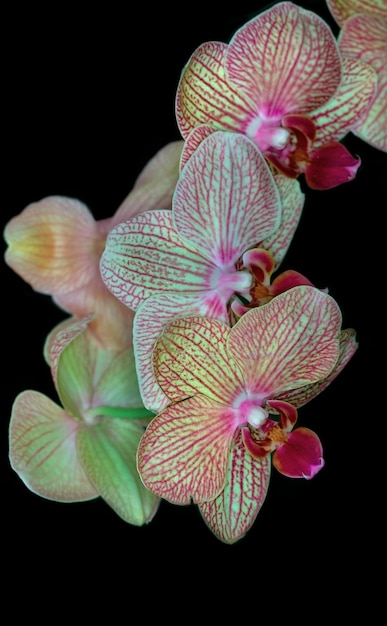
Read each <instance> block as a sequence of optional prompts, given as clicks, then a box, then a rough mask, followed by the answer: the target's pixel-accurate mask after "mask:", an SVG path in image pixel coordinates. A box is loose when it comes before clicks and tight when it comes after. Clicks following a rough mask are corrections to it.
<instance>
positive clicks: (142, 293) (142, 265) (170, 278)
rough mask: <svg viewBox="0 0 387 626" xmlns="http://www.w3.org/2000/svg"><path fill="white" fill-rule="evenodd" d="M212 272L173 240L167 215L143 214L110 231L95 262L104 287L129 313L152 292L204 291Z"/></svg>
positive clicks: (150, 212) (166, 212) (194, 255)
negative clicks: (102, 251)
mask: <svg viewBox="0 0 387 626" xmlns="http://www.w3.org/2000/svg"><path fill="white" fill-rule="evenodd" d="M212 270H213V268H212V266H211V265H210V264H209V263H208V261H207V260H206V259H205V258H204V257H202V256H201V255H200V254H199V253H197V252H196V251H195V250H194V249H193V248H191V247H188V246H187V245H186V244H185V243H184V242H183V241H182V239H181V238H180V237H179V236H178V234H177V233H176V230H175V227H174V224H173V219H172V212H171V211H168V210H165V211H157V210H155V211H146V212H145V213H142V214H141V215H138V216H136V217H133V218H132V219H131V220H130V221H128V222H124V223H123V224H119V225H118V226H116V227H115V228H113V229H112V231H111V232H110V233H109V236H108V238H107V241H106V247H105V251H104V253H103V255H102V258H101V275H102V279H103V281H104V283H105V284H106V286H107V288H108V289H109V290H110V291H111V292H112V294H113V295H114V296H115V297H116V298H118V299H119V300H120V301H121V302H123V303H124V304H125V305H126V306H128V307H130V308H131V309H133V310H136V309H137V308H138V307H139V305H140V304H141V302H143V301H144V300H146V299H147V298H149V296H150V295H152V293H155V292H168V291H169V292H170V291H177V292H179V291H181V292H183V291H184V292H198V291H203V290H205V289H208V288H210V282H209V279H210V277H211V273H212Z"/></svg>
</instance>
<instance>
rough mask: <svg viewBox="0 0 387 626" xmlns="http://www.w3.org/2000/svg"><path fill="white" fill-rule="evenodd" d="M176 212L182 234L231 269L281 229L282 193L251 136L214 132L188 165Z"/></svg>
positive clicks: (175, 203) (177, 193)
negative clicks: (256, 246) (244, 254)
mask: <svg viewBox="0 0 387 626" xmlns="http://www.w3.org/2000/svg"><path fill="white" fill-rule="evenodd" d="M173 215H174V222H175V226H176V230H177V232H178V233H179V235H180V237H181V238H182V239H183V240H184V241H185V242H186V243H187V244H188V245H192V246H194V247H195V248H196V249H197V250H200V252H201V253H202V254H203V255H204V256H206V257H207V258H208V259H210V260H211V261H212V262H213V263H215V264H216V265H217V266H218V267H224V268H226V269H227V268H229V267H230V265H231V264H233V263H235V262H236V260H237V259H238V257H239V256H240V255H241V254H242V253H243V252H244V251H245V250H247V249H248V248H251V247H252V246H254V245H256V244H257V243H258V242H259V241H262V239H264V238H265V237H268V236H269V235H271V234H272V233H273V232H274V231H275V230H276V229H277V228H278V226H279V224H280V217H281V202H280V195H279V192H278V188H277V186H276V185H275V183H274V179H273V175H272V174H271V172H270V169H269V167H268V165H267V164H266V161H265V159H264V157H263V155H262V154H261V152H260V151H259V150H258V149H257V148H256V146H255V145H254V144H253V142H252V141H250V139H248V138H247V137H245V135H241V134H237V133H224V132H215V133H212V134H211V135H210V136H208V137H207V138H206V139H204V140H203V141H202V143H201V144H200V146H199V148H198V149H197V150H196V152H194V154H193V155H192V156H191V158H190V159H189V161H188V163H187V165H186V166H185V167H184V169H183V171H182V173H181V175H180V179H179V182H178V183H177V186H176V191H175V195H174V198H173Z"/></svg>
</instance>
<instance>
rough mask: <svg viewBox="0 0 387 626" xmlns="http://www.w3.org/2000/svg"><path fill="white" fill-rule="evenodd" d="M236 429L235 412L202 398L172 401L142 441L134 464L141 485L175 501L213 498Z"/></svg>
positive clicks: (157, 417)
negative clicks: (140, 479) (138, 473)
mask: <svg viewBox="0 0 387 626" xmlns="http://www.w3.org/2000/svg"><path fill="white" fill-rule="evenodd" d="M235 428H236V417H235V413H234V411H233V410H232V409H229V408H226V407H224V406H221V405H217V404H215V403H214V401H213V400H212V399H210V398H207V397H206V396H202V395H195V396H194V397H192V398H188V399H187V400H183V401H181V402H177V403H175V404H170V405H169V406H167V408H166V409H164V411H162V412H161V413H160V414H159V415H157V416H156V417H155V418H154V419H153V420H152V421H151V422H150V424H149V426H148V427H147V429H146V431H145V434H144V436H143V438H142V440H141V442H140V446H139V449H138V456H137V459H138V463H137V466H138V471H139V472H140V475H141V478H142V480H143V482H144V484H145V485H146V486H147V487H148V489H150V490H151V491H153V492H154V493H155V494H157V495H158V496H160V497H161V498H164V499H165V500H168V501H169V502H172V503H173V504H190V502H191V498H192V500H193V501H194V502H195V503H198V502H204V501H206V500H212V499H213V498H216V497H217V495H218V494H219V493H220V492H221V490H222V488H223V486H224V482H225V478H226V470H227V462H228V453H229V449H230V446H231V442H232V439H233V435H234V432H235Z"/></svg>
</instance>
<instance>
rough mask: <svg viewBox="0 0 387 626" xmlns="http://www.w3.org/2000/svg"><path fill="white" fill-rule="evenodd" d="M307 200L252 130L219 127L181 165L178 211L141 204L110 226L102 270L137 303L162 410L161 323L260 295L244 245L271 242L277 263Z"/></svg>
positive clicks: (140, 336)
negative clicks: (280, 173)
mask: <svg viewBox="0 0 387 626" xmlns="http://www.w3.org/2000/svg"><path fill="white" fill-rule="evenodd" d="M282 197H286V202H285V204H286V210H285V211H284V212H283V215H282V212H281V209H282V203H281V198H282ZM303 199H304V197H303V194H302V193H301V192H300V190H299V185H298V181H286V183H285V184H281V185H279V186H278V185H277V184H276V183H275V181H274V178H273V176H272V174H271V172H270V169H269V167H268V165H267V164H266V162H265V159H264V158H263V156H262V154H261V153H260V152H259V150H257V148H256V146H255V145H254V143H253V142H252V141H251V140H250V139H248V138H247V137H245V136H244V135H241V134H231V133H226V132H221V131H219V132H216V133H213V134H211V136H209V137H207V138H206V139H205V140H204V141H203V142H202V143H201V144H200V146H199V147H198V149H197V150H196V151H195V153H194V154H193V155H192V156H191V158H190V159H189V160H188V162H187V163H186V165H185V167H183V169H182V171H181V174H180V178H179V181H178V183H177V185H176V189H175V193H174V196H173V200H172V212H170V211H152V212H151V211H145V212H144V213H142V214H141V215H138V216H136V217H133V218H132V219H131V220H127V221H126V222H124V223H122V224H119V225H118V226H116V227H115V228H113V229H112V231H111V232H110V233H109V236H108V238H107V241H106V247H105V250H104V252H103V254H102V257H101V275H102V278H103V280H104V282H105V284H106V286H107V287H108V289H109V290H110V291H111V292H112V294H114V295H115V296H116V297H117V298H118V299H119V300H120V301H121V302H122V303H123V304H125V305H126V306H127V307H129V308H131V309H133V310H135V311H136V316H135V322H134V327H133V341H134V348H135V354H136V362H137V371H138V378H139V385H140V390H141V395H142V398H143V402H144V404H145V406H146V407H147V408H148V409H149V410H151V411H154V412H157V411H159V410H160V408H161V406H162V404H163V403H165V402H166V398H165V395H164V394H163V393H162V390H161V389H160V388H159V385H158V384H157V382H156V379H155V377H154V373H153V370H152V367H151V362H152V350H153V347H154V344H155V342H156V339H157V337H158V335H159V334H160V332H161V331H162V328H163V327H164V325H165V324H166V323H167V322H168V321H169V320H170V319H173V318H174V317H178V316H181V315H190V314H200V315H207V316H209V317H213V318H216V319H219V320H221V321H223V322H225V323H230V321H231V320H230V314H231V310H232V307H233V304H232V303H233V302H234V301H236V299H237V297H242V298H243V301H245V302H250V303H251V304H259V302H258V300H257V298H256V297H255V295H254V294H255V289H256V283H257V277H258V275H260V274H259V271H258V270H257V267H258V262H257V259H256V257H257V255H256V256H255V257H254V256H253V251H252V250H251V251H250V253H249V252H247V253H246V251H248V250H250V249H253V248H254V246H259V247H260V248H261V246H264V247H265V248H266V245H267V246H268V248H267V251H265V250H263V251H262V250H261V257H260V260H261V258H262V256H263V257H264V263H270V264H271V268H272V269H273V268H274V267H275V268H277V267H278V265H279V263H280V262H281V260H282V258H283V254H284V252H285V250H286V248H287V246H288V245H289V242H290V240H291V238H292V236H293V233H294V230H295V228H296V225H297V223H298V219H299V216H300V213H301V209H302V206H303ZM281 217H282V218H283V219H282V221H281ZM280 225H281V227H282V228H279V226H280ZM245 253H246V256H245V257H243V255H244V254H245ZM249 254H250V256H249ZM257 254H258V252H257ZM241 259H242V261H241ZM268 259H269V260H268ZM249 264H251V266H252V267H251V268H250V266H249ZM253 265H254V267H253ZM250 270H251V271H250ZM259 270H261V268H259ZM266 276H268V272H266V274H265V278H266ZM262 278H264V277H263V273H262ZM292 279H294V281H295V282H292ZM299 281H300V275H297V276H296V277H293V276H291V277H289V279H288V281H287V282H286V285H285V281H284V282H283V283H282V286H284V285H285V287H286V288H290V286H293V285H294V284H299ZM305 281H306V279H304V282H305ZM307 282H308V281H307ZM235 306H236V310H235V313H236V314H239V315H240V314H241V311H240V310H239V309H238V306H237V305H235Z"/></svg>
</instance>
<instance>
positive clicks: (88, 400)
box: [9, 318, 159, 526]
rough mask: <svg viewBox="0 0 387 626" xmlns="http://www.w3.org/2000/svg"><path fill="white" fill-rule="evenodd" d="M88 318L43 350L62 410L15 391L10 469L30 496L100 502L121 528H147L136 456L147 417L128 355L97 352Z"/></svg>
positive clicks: (65, 328) (153, 505) (64, 328)
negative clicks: (122, 524) (123, 524)
mask: <svg viewBox="0 0 387 626" xmlns="http://www.w3.org/2000/svg"><path fill="white" fill-rule="evenodd" d="M89 323H90V320H89V319H88V318H86V319H83V320H77V321H74V320H73V319H69V320H67V323H66V324H62V325H61V330H59V331H58V330H57V329H54V331H53V332H52V333H51V334H50V335H49V337H48V339H47V342H48V344H49V345H48V346H46V347H45V350H46V353H47V356H48V360H49V362H50V365H51V372H52V376H53V380H54V384H55V387H56V390H57V393H58V396H59V399H60V401H61V403H62V406H60V405H58V404H56V403H55V402H53V401H52V400H51V399H50V398H48V397H47V396H45V395H43V394H42V393H39V392H38V391H33V390H28V391H23V392H22V393H20V394H19V395H18V396H17V397H16V399H15V401H14V404H13V408H12V415H11V420H10V426H9V456H10V462H11V466H12V468H13V469H14V470H15V472H17V474H18V475H19V477H20V478H21V479H22V480H23V482H24V483H25V484H26V486H27V487H28V488H29V489H30V490H31V491H33V492H34V493H36V494H38V495H40V496H42V497H44V498H48V499H50V500H55V501H57V502H82V501H86V500H91V499H94V498H97V497H102V498H103V499H104V500H105V501H106V502H107V504H108V505H109V506H110V507H111V508H112V509H113V510H114V511H115V512H116V513H117V514H118V515H119V516H120V517H121V518H122V519H124V520H125V521H126V522H128V523H130V524H134V525H136V526H140V525H142V524H145V523H147V522H149V521H150V520H151V519H152V518H153V516H154V514H155V513H156V511H157V509H158V505H159V499H158V498H157V496H155V495H153V494H151V493H150V492H149V491H148V490H147V489H146V488H145V487H144V486H143V485H142V483H141V480H140V478H139V476H138V473H137V469H136V450H137V446H138V444H139V441H140V439H141V436H142V434H143V432H144V429H145V426H146V424H147V423H148V422H149V420H150V419H151V418H152V417H153V414H150V413H149V411H147V410H146V409H145V408H144V407H143V405H142V402H141V397H140V394H139V389H138V384H137V378H136V371H135V362H134V354H133V349H132V348H131V347H129V348H125V349H124V350H122V351H121V352H116V351H112V350H104V349H103V348H101V346H100V344H99V343H98V342H96V340H95V338H94V334H92V333H90V331H89V329H88V324H89Z"/></svg>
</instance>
